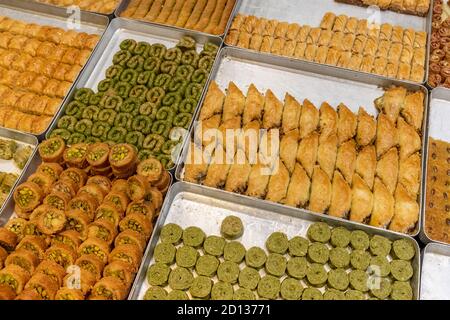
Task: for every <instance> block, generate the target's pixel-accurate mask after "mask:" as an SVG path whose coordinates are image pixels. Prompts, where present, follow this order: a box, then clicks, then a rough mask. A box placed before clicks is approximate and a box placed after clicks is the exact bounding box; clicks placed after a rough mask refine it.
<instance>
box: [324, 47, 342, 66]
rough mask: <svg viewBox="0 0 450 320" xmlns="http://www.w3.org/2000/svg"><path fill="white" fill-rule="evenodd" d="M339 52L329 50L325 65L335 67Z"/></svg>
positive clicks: (332, 49)
mask: <svg viewBox="0 0 450 320" xmlns="http://www.w3.org/2000/svg"><path fill="white" fill-rule="evenodd" d="M339 57H340V52H339V50H337V49H334V48H331V49H329V50H328V53H327V59H326V60H325V63H326V64H329V65H332V66H335V65H337V64H338V62H339Z"/></svg>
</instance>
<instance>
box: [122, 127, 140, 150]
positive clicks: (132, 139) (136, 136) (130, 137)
mask: <svg viewBox="0 0 450 320" xmlns="http://www.w3.org/2000/svg"><path fill="white" fill-rule="evenodd" d="M144 138H145V136H144V134H143V133H142V132H139V131H131V132H128V133H127V135H126V136H125V143H129V144H132V145H134V146H136V147H137V148H138V149H141V148H142V144H143V143H144Z"/></svg>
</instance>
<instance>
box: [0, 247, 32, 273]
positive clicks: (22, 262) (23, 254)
mask: <svg viewBox="0 0 450 320" xmlns="http://www.w3.org/2000/svg"><path fill="white" fill-rule="evenodd" d="M12 264H14V265H16V266H19V267H21V268H22V269H24V270H26V271H27V272H28V273H29V274H33V273H34V270H35V269H36V267H37V266H38V264H39V258H38V257H37V256H36V255H34V254H33V253H32V252H30V251H28V250H25V249H16V250H15V251H14V252H13V253H11V254H10V255H9V256H8V258H6V261H5V265H6V266H9V265H12Z"/></svg>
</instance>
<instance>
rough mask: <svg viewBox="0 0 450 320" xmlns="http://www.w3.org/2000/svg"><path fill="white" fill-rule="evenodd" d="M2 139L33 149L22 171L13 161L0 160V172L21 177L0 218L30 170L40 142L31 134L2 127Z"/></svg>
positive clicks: (0, 132) (0, 208) (3, 206)
mask: <svg viewBox="0 0 450 320" xmlns="http://www.w3.org/2000/svg"><path fill="white" fill-rule="evenodd" d="M0 138H1V139H7V140H14V141H16V142H17V143H18V144H19V146H20V147H26V146H30V147H32V148H33V151H32V152H31V155H30V158H29V159H28V162H27V164H26V165H25V167H24V168H23V169H22V170H20V169H19V168H17V166H15V165H14V163H13V160H0V171H2V172H7V173H15V174H17V175H18V176H19V178H18V179H17V181H16V183H15V184H14V186H13V187H12V188H11V192H10V193H9V196H8V198H7V199H6V201H5V203H4V204H3V205H1V206H0V217H1V213H2V212H3V210H4V209H5V207H6V205H7V203H8V201H9V199H10V198H11V197H12V192H13V191H14V188H15V186H16V185H17V183H18V182H19V181H21V180H22V178H23V176H24V175H25V173H26V172H27V170H28V167H29V166H30V164H31V163H32V162H33V160H32V159H33V158H34V155H35V153H36V152H37V146H38V140H37V138H36V137H35V136H33V135H31V134H27V133H23V132H19V131H16V130H10V129H6V128H2V127H0Z"/></svg>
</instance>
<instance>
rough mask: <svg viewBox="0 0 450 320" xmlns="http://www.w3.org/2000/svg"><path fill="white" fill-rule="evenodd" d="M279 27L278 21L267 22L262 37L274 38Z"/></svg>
mask: <svg viewBox="0 0 450 320" xmlns="http://www.w3.org/2000/svg"><path fill="white" fill-rule="evenodd" d="M277 25H278V21H277V20H269V21H267V23H266V26H265V28H264V31H263V34H262V35H263V36H264V37H266V36H267V37H270V38H273V35H274V33H275V29H276V28H277Z"/></svg>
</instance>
